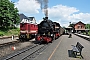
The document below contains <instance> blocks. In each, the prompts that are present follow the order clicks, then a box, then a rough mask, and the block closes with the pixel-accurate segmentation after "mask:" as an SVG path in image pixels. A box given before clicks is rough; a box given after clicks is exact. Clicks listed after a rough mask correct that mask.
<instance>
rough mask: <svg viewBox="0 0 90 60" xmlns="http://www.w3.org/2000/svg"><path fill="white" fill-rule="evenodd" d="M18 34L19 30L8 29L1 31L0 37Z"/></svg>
mask: <svg viewBox="0 0 90 60" xmlns="http://www.w3.org/2000/svg"><path fill="white" fill-rule="evenodd" d="M19 32H20V28H14V29H13V28H9V29H7V30H6V29H1V30H0V36H11V35H18V34H19Z"/></svg>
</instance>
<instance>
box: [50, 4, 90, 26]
mask: <svg viewBox="0 0 90 60" xmlns="http://www.w3.org/2000/svg"><path fill="white" fill-rule="evenodd" d="M48 10H49V17H50V18H52V19H53V21H55V20H56V21H58V22H59V23H60V25H61V26H66V27H67V26H68V25H69V22H78V21H82V22H84V23H90V13H80V11H79V10H78V9H76V8H75V7H68V6H63V5H56V6H53V7H51V8H48Z"/></svg>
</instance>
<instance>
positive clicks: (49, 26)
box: [35, 17, 61, 43]
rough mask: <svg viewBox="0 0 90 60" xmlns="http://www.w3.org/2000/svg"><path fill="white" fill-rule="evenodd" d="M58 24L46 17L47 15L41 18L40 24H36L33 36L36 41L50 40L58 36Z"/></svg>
mask: <svg viewBox="0 0 90 60" xmlns="http://www.w3.org/2000/svg"><path fill="white" fill-rule="evenodd" d="M60 28H61V26H60V24H59V23H57V22H53V21H51V20H49V19H48V17H45V18H43V21H41V23H40V24H38V33H37V35H36V37H35V39H36V41H38V42H39V43H42V42H46V43H49V42H52V41H53V40H55V39H56V38H58V37H59V36H60Z"/></svg>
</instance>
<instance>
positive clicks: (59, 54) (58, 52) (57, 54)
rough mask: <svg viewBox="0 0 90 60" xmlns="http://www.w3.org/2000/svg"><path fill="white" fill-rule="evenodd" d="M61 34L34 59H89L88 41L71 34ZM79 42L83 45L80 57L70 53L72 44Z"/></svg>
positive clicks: (89, 44) (89, 45) (89, 47)
mask: <svg viewBox="0 0 90 60" xmlns="http://www.w3.org/2000/svg"><path fill="white" fill-rule="evenodd" d="M68 37H69V35H62V36H61V37H60V38H59V39H57V40H55V41H54V42H52V43H51V45H50V46H49V47H47V49H46V50H44V51H43V52H42V53H41V54H40V55H39V56H38V57H36V58H35V60H90V41H87V40H85V39H83V38H80V37H78V36H76V35H72V38H68ZM77 42H79V43H80V44H81V45H83V46H84V48H83V49H82V57H81V56H77V57H76V58H75V57H74V55H73V54H72V46H71V45H76V43H77Z"/></svg>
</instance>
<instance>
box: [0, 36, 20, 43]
mask: <svg viewBox="0 0 90 60" xmlns="http://www.w3.org/2000/svg"><path fill="white" fill-rule="evenodd" d="M17 39H18V37H15V38H13V39H12V37H10V38H5V39H3V38H1V39H0V44H3V43H8V42H13V41H17Z"/></svg>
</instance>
